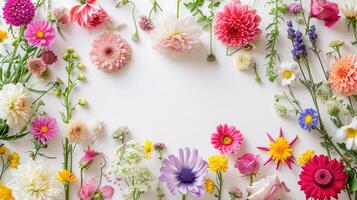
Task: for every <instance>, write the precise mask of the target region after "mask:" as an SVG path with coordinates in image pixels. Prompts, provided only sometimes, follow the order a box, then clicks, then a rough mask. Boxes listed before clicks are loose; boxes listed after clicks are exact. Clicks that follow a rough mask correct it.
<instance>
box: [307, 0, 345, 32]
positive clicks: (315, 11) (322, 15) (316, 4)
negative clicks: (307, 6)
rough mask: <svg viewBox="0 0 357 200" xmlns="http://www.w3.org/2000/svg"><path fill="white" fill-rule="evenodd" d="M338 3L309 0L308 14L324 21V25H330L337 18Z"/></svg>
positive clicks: (324, 0)
mask: <svg viewBox="0 0 357 200" xmlns="http://www.w3.org/2000/svg"><path fill="white" fill-rule="evenodd" d="M338 13H339V10H338V5H337V4H336V3H333V2H328V1H327V0H311V10H310V15H311V17H314V18H316V19H319V20H323V21H324V22H325V26H327V27H332V26H333V25H334V24H335V23H336V22H337V21H338V20H339V19H340V16H339V15H338Z"/></svg>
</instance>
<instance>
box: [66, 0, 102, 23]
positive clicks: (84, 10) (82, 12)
mask: <svg viewBox="0 0 357 200" xmlns="http://www.w3.org/2000/svg"><path fill="white" fill-rule="evenodd" d="M95 2H96V0H87V2H86V3H85V4H83V5H76V6H74V7H73V8H72V9H71V11H70V14H69V17H70V20H71V22H77V24H78V25H79V26H82V27H86V28H94V27H97V26H99V25H101V24H102V23H103V22H105V21H106V20H108V19H109V17H108V14H107V13H106V12H105V11H104V9H103V8H101V7H100V6H98V5H96V4H95Z"/></svg>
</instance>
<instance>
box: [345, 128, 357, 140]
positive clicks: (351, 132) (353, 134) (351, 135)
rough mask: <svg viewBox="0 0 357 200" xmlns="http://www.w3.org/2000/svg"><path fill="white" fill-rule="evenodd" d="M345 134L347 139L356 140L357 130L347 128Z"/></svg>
mask: <svg viewBox="0 0 357 200" xmlns="http://www.w3.org/2000/svg"><path fill="white" fill-rule="evenodd" d="M345 133H346V138H347V139H352V138H355V137H356V136H357V129H355V128H347V129H346V130H345Z"/></svg>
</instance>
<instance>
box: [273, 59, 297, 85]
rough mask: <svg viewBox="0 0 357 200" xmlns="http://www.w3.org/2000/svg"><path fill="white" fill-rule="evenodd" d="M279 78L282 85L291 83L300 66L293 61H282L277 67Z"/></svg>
mask: <svg viewBox="0 0 357 200" xmlns="http://www.w3.org/2000/svg"><path fill="white" fill-rule="evenodd" d="M277 72H278V79H279V81H280V84H281V85H282V86H287V85H290V84H291V83H292V82H293V81H294V80H295V78H296V75H297V73H298V66H297V64H296V63H293V62H282V63H281V64H280V66H279V67H278V69H277Z"/></svg>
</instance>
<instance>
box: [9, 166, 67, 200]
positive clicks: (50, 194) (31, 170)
mask: <svg viewBox="0 0 357 200" xmlns="http://www.w3.org/2000/svg"><path fill="white" fill-rule="evenodd" d="M12 175H13V181H12V182H11V183H10V187H11V188H12V189H13V191H14V193H15V197H16V199H22V200H55V199H58V197H59V195H60V194H61V193H62V187H61V185H60V184H59V183H58V182H57V180H56V173H55V172H54V171H52V170H51V169H50V168H49V166H48V165H47V164H45V162H38V163H35V162H34V161H30V162H28V163H27V164H25V165H19V166H18V169H16V170H13V171H12Z"/></svg>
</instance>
